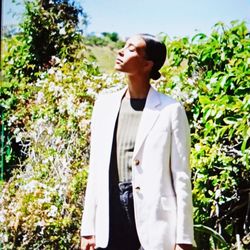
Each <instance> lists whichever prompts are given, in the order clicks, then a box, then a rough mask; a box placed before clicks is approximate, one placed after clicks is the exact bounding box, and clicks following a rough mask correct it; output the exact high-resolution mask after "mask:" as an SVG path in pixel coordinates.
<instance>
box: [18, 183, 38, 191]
mask: <svg viewBox="0 0 250 250" xmlns="http://www.w3.org/2000/svg"><path fill="white" fill-rule="evenodd" d="M38 185H39V182H38V181H36V180H32V181H30V182H29V183H27V184H26V185H24V186H22V189H23V190H24V191H26V192H27V193H33V192H34V191H35V189H36V188H37V186H38Z"/></svg>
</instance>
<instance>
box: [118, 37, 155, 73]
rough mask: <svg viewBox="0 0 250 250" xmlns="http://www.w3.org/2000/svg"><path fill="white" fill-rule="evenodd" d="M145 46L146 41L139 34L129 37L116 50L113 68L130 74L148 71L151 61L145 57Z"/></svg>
mask: <svg viewBox="0 0 250 250" xmlns="http://www.w3.org/2000/svg"><path fill="white" fill-rule="evenodd" d="M145 48H146V43H145V41H144V40H143V39H142V38H141V37H140V36H132V37H131V38H129V39H128V40H127V42H126V44H125V46H124V48H122V49H121V50H119V52H118V55H117V58H116V61H115V69H116V70H118V71H121V72H124V73H127V74H130V75H133V74H147V73H148V72H150V70H151V67H152V62H151V61H149V60H147V59H146V55H145Z"/></svg>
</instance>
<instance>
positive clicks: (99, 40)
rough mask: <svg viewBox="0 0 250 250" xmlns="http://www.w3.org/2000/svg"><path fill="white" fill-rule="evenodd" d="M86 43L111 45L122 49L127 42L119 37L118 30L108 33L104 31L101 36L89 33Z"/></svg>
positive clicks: (113, 47)
mask: <svg viewBox="0 0 250 250" xmlns="http://www.w3.org/2000/svg"><path fill="white" fill-rule="evenodd" d="M84 40H85V44H87V45H90V46H100V47H104V46H109V47H110V48H112V49H120V48H122V47H123V46H124V44H125V42H124V41H122V40H120V39H119V36H118V34H117V33H116V32H112V33H108V32H103V33H102V34H101V36H97V35H95V34H89V35H88V36H86V37H85V39H84Z"/></svg>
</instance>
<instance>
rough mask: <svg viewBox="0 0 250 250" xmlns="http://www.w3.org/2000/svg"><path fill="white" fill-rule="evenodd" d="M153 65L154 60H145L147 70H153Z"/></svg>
mask: <svg viewBox="0 0 250 250" xmlns="http://www.w3.org/2000/svg"><path fill="white" fill-rule="evenodd" d="M153 65H154V62H153V61H151V60H145V67H144V69H145V71H147V72H151V69H152V67H153Z"/></svg>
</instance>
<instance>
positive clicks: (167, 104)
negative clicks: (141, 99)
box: [157, 91, 183, 109]
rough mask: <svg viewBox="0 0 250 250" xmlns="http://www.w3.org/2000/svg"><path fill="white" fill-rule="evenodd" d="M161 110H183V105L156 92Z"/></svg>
mask: <svg viewBox="0 0 250 250" xmlns="http://www.w3.org/2000/svg"><path fill="white" fill-rule="evenodd" d="M157 94H158V96H159V99H160V102H161V106H162V108H163V109H164V108H173V109H176V108H183V105H182V104H181V103H180V102H179V101H177V100H176V99H174V98H173V97H171V96H169V95H166V94H163V93H161V92H158V91H157Z"/></svg>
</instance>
